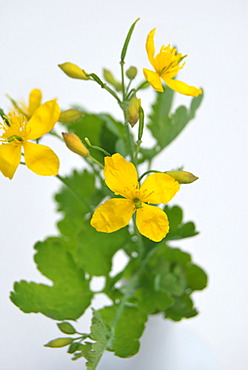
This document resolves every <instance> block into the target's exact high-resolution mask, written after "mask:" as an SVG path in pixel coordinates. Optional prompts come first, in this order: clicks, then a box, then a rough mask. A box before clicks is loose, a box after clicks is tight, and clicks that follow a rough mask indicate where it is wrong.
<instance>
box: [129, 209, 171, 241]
mask: <svg viewBox="0 0 248 370" xmlns="http://www.w3.org/2000/svg"><path fill="white" fill-rule="evenodd" d="M136 225H137V228H138V230H139V232H140V233H141V234H142V235H144V236H145V237H146V238H148V239H151V240H153V241H154V242H160V241H161V240H162V239H163V238H164V237H165V235H166V234H167V233H168V231H169V222H168V218H167V215H166V213H164V211H162V209H160V208H158V207H155V206H149V205H147V204H145V203H143V204H142V207H141V208H138V209H137V214H136Z"/></svg>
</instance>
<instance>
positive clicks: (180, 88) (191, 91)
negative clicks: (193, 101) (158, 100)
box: [163, 78, 202, 97]
mask: <svg viewBox="0 0 248 370" xmlns="http://www.w3.org/2000/svg"><path fill="white" fill-rule="evenodd" d="M163 80H164V82H165V83H166V84H167V85H168V86H169V87H170V88H171V89H172V90H175V91H177V92H179V93H180V94H183V95H189V96H195V97H196V96H198V95H200V94H202V89H198V88H197V87H194V86H189V85H187V84H186V83H184V82H182V81H178V80H172V79H170V78H163Z"/></svg>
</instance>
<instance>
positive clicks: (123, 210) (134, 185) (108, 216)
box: [91, 153, 179, 242]
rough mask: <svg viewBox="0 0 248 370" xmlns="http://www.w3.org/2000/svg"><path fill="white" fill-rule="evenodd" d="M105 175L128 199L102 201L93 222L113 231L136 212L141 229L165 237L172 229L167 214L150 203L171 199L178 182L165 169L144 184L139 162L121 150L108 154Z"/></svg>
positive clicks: (98, 227) (149, 235)
mask: <svg viewBox="0 0 248 370" xmlns="http://www.w3.org/2000/svg"><path fill="white" fill-rule="evenodd" d="M104 176H105V182H106V184H107V186H108V187H109V189H110V190H112V191H113V192H114V193H115V194H116V195H121V196H122V197H124V198H125V199H123V198H113V199H109V200H107V201H106V202H105V203H103V204H102V205H100V206H99V207H98V208H97V209H96V210H95V212H94V214H93V216H92V219H91V225H92V226H93V227H94V228H95V229H96V230H97V231H101V232H105V233H112V232H113V231H116V230H119V229H121V228H122V227H124V226H126V225H127V224H128V223H129V221H130V219H131V218H132V215H133V214H134V213H135V212H136V225H137V228H138V230H139V232H140V233H141V234H142V235H144V236H145V237H147V238H149V239H151V240H153V241H155V242H159V241H160V240H162V239H163V238H164V237H165V235H166V234H167V233H168V231H169V223H168V218H167V215H166V214H165V212H164V211H163V210H162V209H160V208H158V207H155V206H152V205H149V203H152V204H159V203H163V204H166V203H168V202H169V201H170V200H171V199H172V198H173V197H174V195H175V194H176V192H177V191H178V190H179V184H178V182H177V181H176V180H174V179H173V178H172V177H171V176H169V175H166V174H165V173H155V174H152V175H150V176H148V177H147V178H146V180H145V181H144V182H143V184H142V185H141V187H140V186H139V183H138V174H137V171H136V168H135V166H134V165H133V163H131V162H128V161H126V160H125V159H124V158H123V157H122V156H121V155H120V154H118V153H117V154H114V155H112V157H105V167H104ZM147 203H148V204H147Z"/></svg>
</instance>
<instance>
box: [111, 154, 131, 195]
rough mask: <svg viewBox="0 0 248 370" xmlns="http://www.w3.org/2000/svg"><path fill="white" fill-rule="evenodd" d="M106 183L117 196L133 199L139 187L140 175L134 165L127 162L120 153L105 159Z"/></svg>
mask: <svg viewBox="0 0 248 370" xmlns="http://www.w3.org/2000/svg"><path fill="white" fill-rule="evenodd" d="M104 160H105V166H104V176H105V182H106V184H107V186H108V187H109V189H110V190H112V191H113V192H114V193H115V194H120V195H122V196H124V197H125V198H129V197H132V195H133V192H134V191H135V189H136V188H137V187H138V175H137V171H136V168H135V166H134V165H133V163H131V162H128V161H126V160H125V159H124V158H123V157H122V156H121V155H120V154H119V153H116V154H114V155H112V156H111V157H105V158H104Z"/></svg>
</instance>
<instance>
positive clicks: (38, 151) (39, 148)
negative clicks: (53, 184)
mask: <svg viewBox="0 0 248 370" xmlns="http://www.w3.org/2000/svg"><path fill="white" fill-rule="evenodd" d="M23 146H24V156H25V163H26V166H27V167H28V168H29V169H30V170H31V171H33V172H34V173H36V174H37V175H41V176H51V175H57V174H58V170H59V159H58V157H57V155H56V154H55V153H54V151H52V149H50V148H49V147H48V146H45V145H41V144H34V143H30V142H28V141H25V142H24V144H23Z"/></svg>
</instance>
